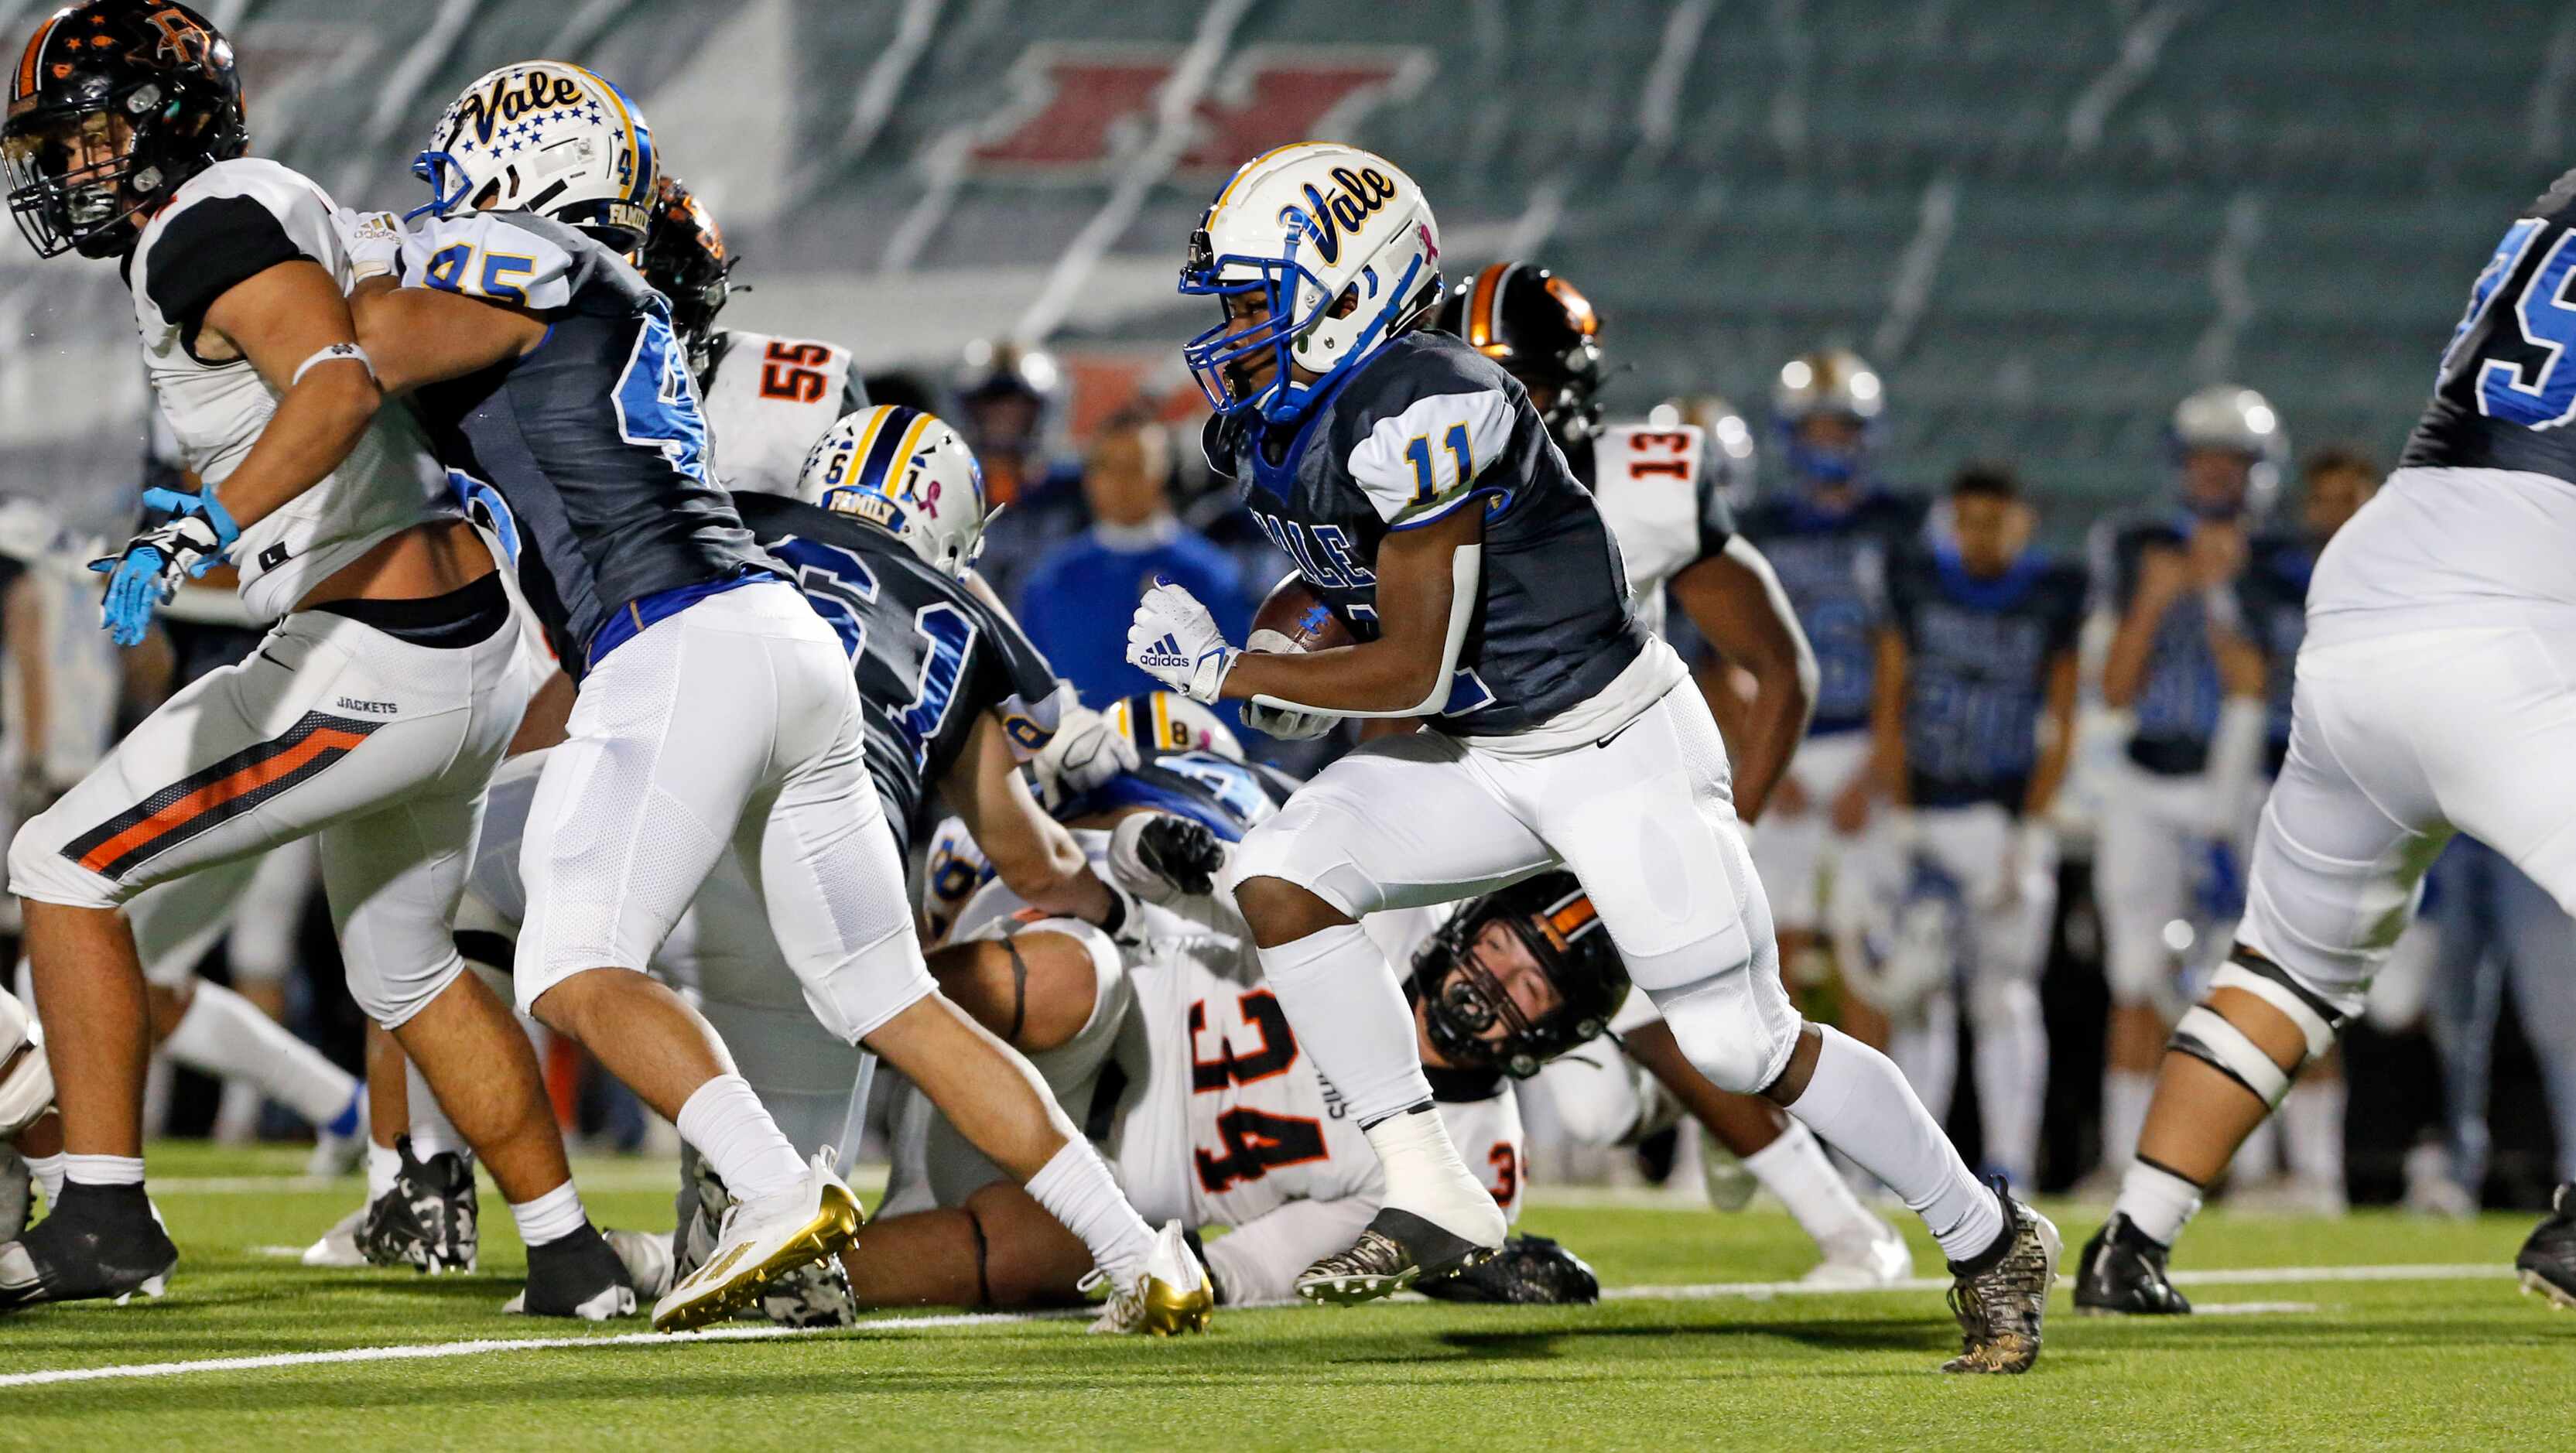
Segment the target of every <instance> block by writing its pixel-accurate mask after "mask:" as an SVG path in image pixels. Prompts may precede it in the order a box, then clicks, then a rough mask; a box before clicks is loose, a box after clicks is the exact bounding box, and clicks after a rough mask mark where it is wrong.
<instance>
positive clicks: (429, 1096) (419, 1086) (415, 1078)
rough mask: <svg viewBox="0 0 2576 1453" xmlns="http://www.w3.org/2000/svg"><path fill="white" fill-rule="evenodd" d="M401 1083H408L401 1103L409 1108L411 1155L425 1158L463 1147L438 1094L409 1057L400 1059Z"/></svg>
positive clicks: (462, 1137)
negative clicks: (439, 1101) (440, 1106)
mask: <svg viewBox="0 0 2576 1453" xmlns="http://www.w3.org/2000/svg"><path fill="white" fill-rule="evenodd" d="M403 1083H404V1084H405V1086H406V1087H407V1089H406V1092H405V1094H404V1097H403V1099H404V1103H405V1104H406V1105H407V1106H408V1107H409V1108H410V1110H411V1126H410V1131H409V1133H410V1135H411V1153H412V1155H413V1157H414V1158H415V1159H418V1160H422V1161H426V1160H428V1159H429V1158H430V1157H431V1156H433V1155H443V1154H445V1153H446V1152H448V1151H451V1150H463V1149H465V1137H464V1136H462V1135H460V1134H458V1133H457V1131H456V1125H455V1122H453V1121H451V1120H449V1119H448V1118H447V1112H446V1111H445V1110H443V1109H441V1108H439V1104H438V1096H437V1095H436V1094H434V1093H433V1092H432V1091H431V1090H430V1088H429V1081H428V1080H427V1079H426V1078H424V1077H423V1076H422V1075H421V1072H420V1066H418V1065H416V1064H413V1063H412V1062H411V1061H410V1060H408V1059H405V1060H404V1061H403Z"/></svg>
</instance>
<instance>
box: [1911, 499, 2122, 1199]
mask: <svg viewBox="0 0 2576 1453" xmlns="http://www.w3.org/2000/svg"><path fill="white" fill-rule="evenodd" d="M1946 508H1947V510H1948V512H1949V515H1950V526H1951V528H1950V534H1949V538H1948V539H1946V540H1944V541H1942V542H1941V543H1939V544H1937V545H1932V546H1928V547H1927V546H1917V547H1915V548H1913V549H1911V550H1908V551H1906V552H1905V553H1903V554H1901V555H1899V556H1898V557H1897V558H1896V560H1895V561H1894V562H1893V563H1892V564H1891V565H1890V566H1889V568H1888V578H1887V586H1888V589H1887V604H1888V622H1889V623H1888V626H1887V628H1886V629H1885V630H1883V631H1881V632H1880V633H1879V637H1878V665H1877V677H1878V686H1877V692H1878V699H1877V708H1876V711H1875V713H1874V721H1873V730H1872V733H1871V735H1872V739H1873V740H1872V752H1871V775H1872V778H1873V779H1874V780H1875V782H1876V783H1877V785H1878V790H1880V791H1882V792H1884V793H1885V794H1886V795H1887V796H1888V797H1889V798H1890V799H1891V800H1893V801H1894V802H1896V803H1899V804H1902V805H1903V807H1904V808H1905V809H1907V811H1906V812H1905V813H1904V815H1903V816H1902V817H1901V818H1900V819H1899V826H1898V830H1897V831H1896V832H1895V833H1894V839H1895V841H1894V842H1893V843H1892V846H1894V847H1896V848H1898V849H1900V850H1904V851H1907V852H1909V853H1910V854H1911V855H1913V856H1916V857H1918V858H1920V859H1924V860H1928V861H1929V862H1930V863H1932V864H1933V865H1934V866H1935V867H1937V868H1938V870H1939V871H1940V872H1942V873H1943V874H1945V875H1947V877H1948V878H1949V879H1950V881H1952V882H1953V883H1955V884H1957V885H1958V887H1959V891H1960V894H1961V896H1962V898H1963V899H1964V901H1965V904H1966V907H1967V910H1968V915H1969V925H1968V934H1967V940H1968V946H1969V952H1968V962H1967V964H1966V965H1965V968H1966V975H1965V977H1966V980H1967V1009H1968V1023H1969V1027H1970V1029H1971V1031H1972V1032H1973V1033H1974V1034H1975V1036H1976V1042H1977V1056H1976V1070H1977V1108H1978V1112H1979V1114H1980V1116H1981V1117H1982V1119H1983V1122H1984V1130H1985V1157H1986V1164H1988V1165H1990V1166H1993V1167H1995V1168H1997V1169H1999V1170H2001V1171H2002V1172H2003V1174H2004V1175H2005V1177H2006V1178H2007V1179H2009V1180H2012V1181H2014V1182H2017V1183H2020V1184H2024V1185H2027V1184H2030V1183H2031V1181H2032V1180H2033V1178H2034V1176H2035V1173H2036V1171H2037V1168H2038V1160H2039V1109H2040V1097H2041V1095H2042V1094H2043V1093H2044V1091H2045V1090H2046V1088H2047V1084H2048V1030H2047V1026H2046V1024H2045V1022H2044V1021H2043V1020H2042V1018H2041V1015H2040V1005H2039V974H2040V970H2041V968H2042V967H2043V966H2044V965H2045V963H2046V961H2047V958H2048V930H2049V925H2050V923H2051V922H2052V921H2053V920H2054V917H2055V910H2056V907H2057V847H2056V842H2055V840H2054V839H2053V837H2052V836H2051V835H2050V832H2049V829H2048V812H2049V808H2050V806H2051V805H2052V804H2053V803H2054V802H2055V801H2056V799H2057V789H2058V785H2059V784H2060V783H2061V782H2063V781H2065V779H2066V762H2067V756H2068V752H2069V749H2070V748H2071V747H2072V746H2073V743H2074V736H2075V684H2076V668H2075V638H2076V636H2077V634H2078V633H2079V632H2081V631H2082V629H2083V626H2084V597H2085V590H2086V582H2085V575H2084V571H2083V569H2082V568H2081V567H2080V566H2073V565H2065V564H2060V563H2057V562H2054V561H2052V560H2050V559H2049V558H2048V557H2047V556H2046V555H2044V554H2042V553H2041V552H2039V551H2038V550H2036V549H2033V548H2032V547H2031V543H2030V537H2031V531H2032V528H2033V527H2034V526H2035V524H2036V523H2037V517H2036V515H2035V513H2034V512H2033V511H2032V509H2031V507H2030V505H2029V504H2028V503H2027V502H2026V501H2025V500H2023V499H2022V497H2021V486H2020V484H2019V482H2018V481H2017V480H2015V479H2014V477H2013V474H2012V471H2011V470H2009V469H2007V468H2003V467H2000V466H1991V465H1971V466H1970V467H1968V468H1966V469H1964V470H1961V471H1960V473H1959V476H1958V478H1957V479H1956V480H1955V481H1953V482H1952V484H1951V486H1950V497H1949V499H1948V501H1947V502H1946ZM1935 993H1936V1002H1935V1003H1932V1004H1927V1005H1926V1006H1925V1007H1928V1008H1935V1009H1936V1010H1937V1009H1939V1008H1944V1007H1947V1006H1946V1005H1943V1004H1940V1003H1938V1002H1937V1001H1939V1000H1946V999H1947V998H1948V995H1949V990H1948V988H1947V986H1946V985H1944V986H1939V987H1937V989H1936V990H1935ZM1892 1009H1893V1006H1891V1010H1892ZM1930 1018H1931V1019H1932V1021H1933V1023H1934V1025H1935V1028H1934V1031H1933V1032H1932V1033H1931V1034H1930V1035H1928V1036H1926V1037H1927V1038H1928V1040H1929V1041H1930V1045H1929V1049H1930V1053H1929V1054H1928V1055H1927V1056H1925V1057H1924V1060H1923V1062H1922V1063H1921V1064H1920V1065H1918V1064H1917V1063H1916V1062H1913V1061H1912V1060H1910V1059H1909V1061H1908V1065H1907V1068H1908V1070H1909V1072H1910V1073H1912V1075H1913V1078H1914V1087H1915V1090H1916V1091H1917V1092H1918V1093H1920V1094H1921V1095H1922V1096H1923V1098H1924V1100H1925V1102H1926V1103H1927V1104H1928V1105H1930V1106H1931V1107H1932V1108H1933V1110H1934V1112H1935V1114H1938V1115H1941V1116H1942V1117H1943V1118H1947V1111H1948V1109H1949V1103H1950V1085H1951V1081H1952V1079H1953V1077H1954V1075H1955V1070H1956V1062H1955V1058H1954V1056H1953V1054H1952V1053H1951V1049H1950V1039H1951V1036H1950V1035H1949V1034H1948V1033H1947V1032H1946V1028H1945V1021H1946V1020H1947V1019H1948V1016H1947V1015H1946V1014H1942V1013H1939V1012H1935V1013H1934V1014H1932V1015H1931V1016H1930ZM1944 1066H1946V1068H1944ZM1927 1070H1928V1072H1927Z"/></svg>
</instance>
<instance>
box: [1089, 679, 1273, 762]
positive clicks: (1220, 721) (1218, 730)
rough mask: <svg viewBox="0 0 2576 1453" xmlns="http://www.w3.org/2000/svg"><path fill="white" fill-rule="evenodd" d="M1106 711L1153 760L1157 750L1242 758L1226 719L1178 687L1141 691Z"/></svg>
mask: <svg viewBox="0 0 2576 1453" xmlns="http://www.w3.org/2000/svg"><path fill="white" fill-rule="evenodd" d="M1103 715H1105V716H1107V717H1108V718H1109V724H1110V726H1111V727H1112V728H1114V729H1115V730H1116V731H1117V732H1118V733H1119V735H1121V736H1123V737H1125V738H1127V740H1129V741H1131V742H1134V743H1135V744H1136V750H1137V751H1138V752H1140V753H1143V754H1145V755H1146V756H1147V758H1148V759H1149V760H1150V759H1151V757H1152V755H1153V754H1154V753H1157V752H1214V753H1216V754H1217V755H1218V756H1220V757H1223V758H1225V759H1226V760H1228V761H1231V762H1240V761H1242V760H1243V743H1242V742H1240V741H1237V740H1236V739H1235V735H1234V729H1233V728H1232V727H1229V726H1227V725H1226V724H1225V719H1224V718H1223V717H1220V716H1218V715H1217V714H1216V713H1215V712H1213V711H1210V710H1208V709H1207V708H1206V707H1204V706H1201V705H1199V704H1198V703H1197V702H1195V701H1192V700H1190V699H1189V698H1188V697H1186V696H1183V695H1182V694H1180V693H1179V692H1177V691H1139V692H1137V693H1136V694H1135V695H1133V696H1130V697H1125V698H1123V699H1121V700H1118V701H1114V702H1112V703H1110V706H1109V710H1108V711H1107V712H1105V713H1103Z"/></svg>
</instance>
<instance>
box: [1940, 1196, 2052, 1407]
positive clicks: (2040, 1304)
mask: <svg viewBox="0 0 2576 1453" xmlns="http://www.w3.org/2000/svg"><path fill="white" fill-rule="evenodd" d="M1995 1197H1996V1199H1998V1200H2000V1201H2002V1202H2003V1209H2004V1231H2003V1234H2002V1235H2001V1236H1998V1237H1996V1238H1995V1244H1994V1246H1993V1247H1992V1248H1991V1249H1989V1250H1987V1251H1985V1252H1982V1253H1980V1254H1979V1255H1977V1256H1976V1257H1974V1258H1972V1259H1970V1260H1967V1261H1954V1262H1951V1263H1950V1315H1952V1316H1954V1317H1956V1318H1958V1319H1959V1355H1958V1356H1956V1357H1953V1358H1951V1359H1950V1360H1949V1361H1947V1362H1944V1363H1942V1364H1941V1370H1942V1371H1943V1372H1970V1373H1998V1372H2002V1373H2010V1372H2028V1371H2030V1368H2031V1364H2032V1363H2035V1362H2037V1361H2038V1360H2039V1335H2040V1322H2041V1319H2042V1318H2043V1317H2045V1316H2046V1315H2047V1312H2048V1288H2049V1284H2050V1283H2052V1282H2054V1281H2056V1280H2057V1258H2058V1253H2059V1251H2060V1250H2061V1249H2062V1243H2061V1242H2059V1240H2058V1239H2057V1227H2056V1226H2054V1225H2052V1224H2050V1222H2049V1219H2048V1218H2047V1217H2046V1216H2043V1215H2041V1214H2039V1213H2038V1212H2037V1211H2034V1210H2032V1209H2031V1208H2030V1207H2028V1206H2026V1205H2023V1204H2022V1203H2021V1202H2020V1201H2017V1200H2015V1199H2013V1197H2012V1195H2011V1193H2009V1192H2007V1191H2006V1190H2005V1189H2004V1185H2003V1182H2002V1181H2001V1180H2000V1179H1999V1180H1997V1181H1996V1182H1995Z"/></svg>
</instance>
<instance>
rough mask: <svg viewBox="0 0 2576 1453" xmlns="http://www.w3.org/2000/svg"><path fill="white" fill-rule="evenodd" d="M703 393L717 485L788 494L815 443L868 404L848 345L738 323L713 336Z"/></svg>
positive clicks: (701, 387) (700, 382)
mask: <svg viewBox="0 0 2576 1453" xmlns="http://www.w3.org/2000/svg"><path fill="white" fill-rule="evenodd" d="M698 392H699V393H701V394H703V395H705V397H706V401H707V427H708V428H709V429H710V430H712V431H714V434H715V444H716V451H715V457H716V479H717V482H718V483H721V484H722V485H723V486H724V487H725V488H727V489H729V490H757V491H759V492H761V493H763V494H780V495H787V496H790V497H793V496H794V495H795V493H796V476H797V474H798V473H799V472H800V471H802V470H803V469H804V467H805V455H806V452H807V451H808V450H810V449H812V448H813V447H814V441H815V440H817V439H820V438H822V437H823V434H824V432H825V431H826V430H828V429H830V428H831V427H832V426H833V425H834V424H836V423H838V422H840V420H841V419H842V418H843V417H844V416H846V415H849V414H855V413H857V412H858V411H859V410H861V409H864V408H866V407H867V406H868V390H867V385H866V384H864V383H861V382H860V381H859V371H858V368H857V367H856V366H855V365H854V364H852V363H851V361H850V350H848V349H846V348H843V347H841V346H840V345H839V344H836V343H818V342H815V341H812V340H810V339H800V338H772V337H770V336H769V335H768V334H766V333H745V332H742V331H740V330H739V329H733V328H723V329H718V330H717V331H716V332H715V333H714V334H713V335H712V337H711V338H710V339H709V340H708V347H707V365H706V367H705V368H704V369H703V370H701V371H700V372H699V374H698Z"/></svg>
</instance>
